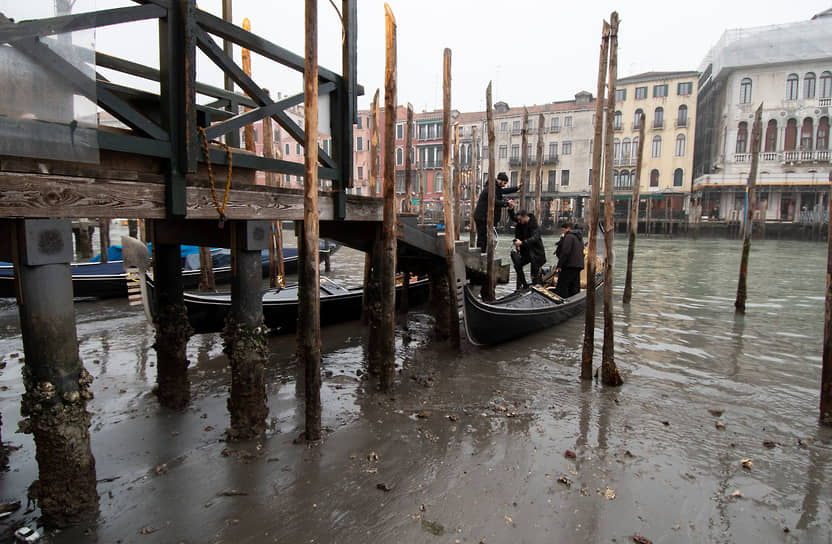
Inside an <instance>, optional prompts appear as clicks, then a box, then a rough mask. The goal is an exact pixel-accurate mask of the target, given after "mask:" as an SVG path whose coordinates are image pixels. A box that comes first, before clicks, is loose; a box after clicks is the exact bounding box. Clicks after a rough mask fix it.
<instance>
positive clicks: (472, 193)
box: [468, 125, 480, 247]
mask: <svg viewBox="0 0 832 544" xmlns="http://www.w3.org/2000/svg"><path fill="white" fill-rule="evenodd" d="M477 164H478V163H477V126H476V125H474V126H473V127H471V171H472V173H473V175H472V176H471V181H470V187H469V188H468V200H469V202H470V206H469V207H470V208H471V209H470V210H468V211H469V214H468V215H469V219H468V247H475V246H476V245H477V223H476V221H475V220H474V208H475V207H476V206H475V204H476V203H475V202H474V200H475V199H476V198H477V196H479V194H480V193H479V191H478V190H477Z"/></svg>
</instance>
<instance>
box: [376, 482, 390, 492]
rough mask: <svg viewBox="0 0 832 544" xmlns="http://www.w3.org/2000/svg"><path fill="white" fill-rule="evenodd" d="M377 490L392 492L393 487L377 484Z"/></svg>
mask: <svg viewBox="0 0 832 544" xmlns="http://www.w3.org/2000/svg"><path fill="white" fill-rule="evenodd" d="M376 489H381V490H382V491H391V490H392V489H393V486H391V485H389V484H385V483H378V484H376Z"/></svg>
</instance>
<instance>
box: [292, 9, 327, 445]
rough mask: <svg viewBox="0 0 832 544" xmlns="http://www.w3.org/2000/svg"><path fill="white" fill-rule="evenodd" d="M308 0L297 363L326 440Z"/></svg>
mask: <svg viewBox="0 0 832 544" xmlns="http://www.w3.org/2000/svg"><path fill="white" fill-rule="evenodd" d="M305 2H306V15H305V19H306V41H305V52H306V54H305V64H304V71H303V86H304V102H305V115H304V125H305V126H304V128H305V136H306V139H305V145H306V150H305V153H304V159H303V166H304V177H303V232H302V236H301V237H300V246H301V247H299V248H298V255H299V256H300V255H301V254H302V255H303V257H302V259H303V263H302V264H303V266H302V268H299V269H298V327H297V329H298V331H297V345H298V363H299V364H300V365H302V366H303V368H304V377H305V384H304V385H305V387H304V398H305V401H306V407H305V432H304V436H305V438H306V440H309V441H313V440H320V438H321V314H320V288H319V283H320V277H319V270H318V229H319V224H318V2H317V0H305Z"/></svg>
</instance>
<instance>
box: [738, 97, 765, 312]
mask: <svg viewBox="0 0 832 544" xmlns="http://www.w3.org/2000/svg"><path fill="white" fill-rule="evenodd" d="M762 117H763V104H762V103H760V106H759V107H758V108H757V111H756V112H755V113H754V125H753V127H752V129H751V168H750V169H749V172H748V187H747V191H748V206H747V209H746V212H745V231H744V232H743V242H742V257H741V259H740V278H739V281H737V298H736V300H735V301H734V311H735V313H738V314H745V301H746V298H747V285H748V281H747V278H748V257H749V254H750V253H751V233H752V232H753V231H754V209H755V208H756V207H757V165H758V164H759V160H760V140H761V139H762V134H763V121H762Z"/></svg>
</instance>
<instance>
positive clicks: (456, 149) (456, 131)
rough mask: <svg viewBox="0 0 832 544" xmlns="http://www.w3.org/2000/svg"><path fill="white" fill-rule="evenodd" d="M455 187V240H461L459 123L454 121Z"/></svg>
mask: <svg viewBox="0 0 832 544" xmlns="http://www.w3.org/2000/svg"><path fill="white" fill-rule="evenodd" d="M453 182H454V185H453V188H454V240H459V224H460V217H459V207H460V206H459V197H460V193H461V191H460V186H459V182H460V180H459V123H454V174H453Z"/></svg>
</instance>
